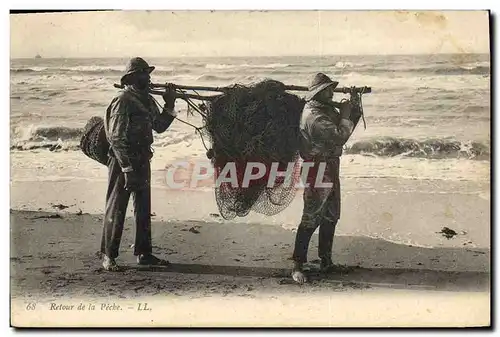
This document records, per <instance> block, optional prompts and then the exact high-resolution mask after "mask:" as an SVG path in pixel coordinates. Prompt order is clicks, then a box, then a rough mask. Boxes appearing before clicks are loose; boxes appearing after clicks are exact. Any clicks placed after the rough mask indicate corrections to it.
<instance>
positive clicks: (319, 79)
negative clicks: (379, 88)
mask: <svg viewBox="0 0 500 337" xmlns="http://www.w3.org/2000/svg"><path fill="white" fill-rule="evenodd" d="M337 85H338V82H336V81H332V80H331V79H330V78H329V77H328V76H327V75H325V74H323V73H318V74H316V75H315V76H314V78H313V79H312V81H311V84H310V86H309V88H308V89H309V91H308V93H307V95H306V101H307V104H306V105H305V107H304V110H303V113H302V119H301V126H300V129H301V147H300V155H301V157H302V159H303V160H304V162H305V163H306V162H308V163H309V164H308V165H310V166H312V165H314V166H312V167H311V168H310V169H309V172H308V175H307V177H306V179H307V180H306V181H305V183H307V184H308V185H306V186H305V188H304V194H303V200H304V209H303V213H302V219H301V222H300V224H299V227H298V229H297V234H296V238H295V247H294V251H293V257H292V258H293V261H294V267H293V270H292V278H293V280H294V281H295V282H297V283H299V284H302V283H304V282H307V278H306V275H305V274H304V270H303V266H304V263H305V262H307V251H308V248H309V242H310V240H311V237H312V235H313V233H314V231H315V230H316V228H318V227H319V247H318V256H319V258H320V260H321V266H320V267H321V270H322V271H323V272H329V271H331V270H332V269H333V267H334V264H333V261H332V248H333V238H334V235H335V228H336V225H337V222H338V220H339V218H340V178H339V165H340V156H341V155H342V148H343V145H344V144H345V143H346V142H347V140H348V139H349V137H350V136H351V134H352V132H353V130H354V127H355V126H356V124H357V123H358V121H359V118H360V117H361V111H360V109H357V108H356V107H357V106H358V105H357V103H358V102H357V95H351V100H350V101H348V100H345V101H343V102H341V103H338V102H334V101H332V98H333V93H334V89H335V88H336V87H337ZM320 163H323V165H324V166H325V170H324V174H323V176H322V177H320V179H319V182H320V183H321V184H322V185H323V186H325V185H327V184H330V185H331V187H323V186H320V185H315V184H316V182H317V175H320V174H321V170H319V169H320V166H319V165H320ZM303 169H304V167H303Z"/></svg>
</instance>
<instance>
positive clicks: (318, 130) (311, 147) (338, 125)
mask: <svg viewBox="0 0 500 337" xmlns="http://www.w3.org/2000/svg"><path fill="white" fill-rule="evenodd" d="M360 117H361V115H360V113H359V111H358V109H354V108H353V109H352V111H351V115H350V117H349V119H343V118H341V116H340V113H339V111H338V110H337V109H336V108H335V107H334V106H332V105H328V104H324V103H321V102H318V101H315V100H312V101H310V102H308V103H307V104H306V106H305V107H304V110H303V112H302V119H301V123H300V131H301V147H300V155H301V157H302V158H303V159H304V160H307V161H317V160H320V161H321V160H328V159H333V158H338V157H340V156H341V155H342V147H343V145H344V144H345V143H346V142H347V140H348V139H349V137H350V136H351V134H352V132H353V130H354V127H355V125H356V124H357V123H358V121H359V118H360Z"/></svg>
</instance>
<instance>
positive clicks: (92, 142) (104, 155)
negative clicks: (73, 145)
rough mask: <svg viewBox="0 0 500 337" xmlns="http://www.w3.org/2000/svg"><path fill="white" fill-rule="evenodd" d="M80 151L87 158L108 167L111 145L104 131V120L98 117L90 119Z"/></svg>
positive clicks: (83, 135) (82, 138)
mask: <svg viewBox="0 0 500 337" xmlns="http://www.w3.org/2000/svg"><path fill="white" fill-rule="evenodd" d="M80 149H81V150H82V152H83V153H84V154H85V155H86V156H88V157H90V158H92V159H94V160H96V161H98V162H99V163H101V164H103V165H107V162H108V150H109V143H108V140H107V139H106V132H105V130H104V119H102V118H101V117H97V116H94V117H92V118H90V120H89V121H88V122H87V124H86V125H85V127H84V129H83V134H82V137H81V139H80Z"/></svg>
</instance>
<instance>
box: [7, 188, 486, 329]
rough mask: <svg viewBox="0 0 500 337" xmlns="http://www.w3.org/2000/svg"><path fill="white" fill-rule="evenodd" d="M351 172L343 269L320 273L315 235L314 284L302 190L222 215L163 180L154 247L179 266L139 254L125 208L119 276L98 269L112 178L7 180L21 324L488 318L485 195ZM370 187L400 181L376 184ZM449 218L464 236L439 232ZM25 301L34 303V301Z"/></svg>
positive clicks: (338, 254) (204, 196) (452, 321)
mask: <svg viewBox="0 0 500 337" xmlns="http://www.w3.org/2000/svg"><path fill="white" fill-rule="evenodd" d="M344 180H345V183H344V186H345V188H344V190H345V191H346V193H345V196H344V198H343V199H344V200H343V203H344V205H345V206H344V213H343V214H344V216H343V217H342V219H341V221H340V223H339V230H338V233H339V235H338V236H337V237H336V239H335V243H334V257H335V262H336V263H338V264H339V269H338V271H336V272H335V273H333V274H331V275H321V274H320V273H319V272H318V271H317V269H318V261H317V257H316V254H317V236H316V235H315V236H314V237H313V240H312V243H311V248H310V251H309V261H310V263H309V267H310V278H311V282H310V283H309V284H307V285H304V286H298V285H295V284H293V282H291V279H290V277H289V273H290V267H291V261H290V259H289V258H290V256H291V252H292V245H293V239H294V235H295V232H294V229H295V228H296V224H297V221H298V219H299V217H300V212H301V207H302V206H301V196H300V194H298V195H297V197H296V199H295V200H294V202H293V203H292V205H291V206H290V207H289V208H288V209H287V210H285V211H284V212H283V213H280V214H278V215H277V216H275V217H265V216H259V215H256V214H252V215H250V216H249V217H247V218H237V219H235V220H231V221H225V220H223V219H222V218H221V217H220V216H219V215H218V213H217V208H216V205H215V199H214V197H213V192H210V191H176V190H169V189H167V188H160V187H156V188H154V189H153V192H152V194H153V214H154V216H153V226H152V235H153V245H154V248H153V250H154V253H155V254H158V255H161V256H162V257H164V258H167V259H168V260H169V261H170V262H171V263H172V266H171V268H168V269H162V268H156V269H148V268H145V267H140V268H139V267H138V266H137V265H136V264H135V259H134V257H133V255H132V252H133V249H132V248H131V245H132V244H133V239H134V228H133V225H132V218H130V217H129V218H128V219H127V222H126V227H125V232H124V237H123V241H122V245H121V247H122V248H121V251H120V252H121V253H120V254H121V255H120V257H119V259H118V261H119V262H120V263H121V264H122V265H123V266H124V267H125V270H124V271H123V272H120V273H113V274H110V273H107V272H104V271H103V270H102V268H101V265H100V259H99V253H98V250H99V244H100V235H101V231H102V212H103V205H104V191H105V183H104V182H94V183H93V184H91V185H90V184H89V183H88V182H86V181H84V180H74V179H68V180H67V181H34V180H32V181H26V180H24V181H12V182H11V187H12V193H11V296H12V313H13V314H12V324H13V325H16V326H23V325H24V324H28V325H30V326H51V325H52V324H53V325H65V326H71V325H77V326H82V324H83V323H85V324H83V325H86V326H99V325H109V324H111V325H116V326H118V325H121V326H123V324H125V325H130V326H134V325H142V326H144V325H150V326H283V325H285V326H304V325H306V326H309V325H310V326H388V325H390V326H475V325H481V326H484V325H488V324H489V315H490V306H489V301H490V298H489V296H490V284H489V281H490V239H489V238H490V235H489V230H490V227H489V223H490V218H489V217H490V215H489V200H488V199H487V198H485V197H484V195H478V194H477V193H471V191H472V190H474V188H473V187H472V186H471V184H468V183H467V182H460V183H457V184H460V189H459V190H461V191H462V192H463V193H457V186H451V185H450V184H449V183H448V184H446V185H447V188H448V190H449V192H448V193H446V190H447V189H446V188H445V187H444V186H441V187H442V188H437V187H436V182H434V183H433V184H431V186H426V184H425V182H418V181H411V180H408V181H406V184H405V185H404V187H405V188H403V185H402V184H401V181H399V182H396V181H391V180H390V179H381V180H379V181H374V180H373V179H371V180H369V182H366V181H365V183H364V184H362V182H363V179H358V180H349V179H344ZM370 184H383V186H386V187H387V186H390V185H391V184H392V185H393V187H398V188H397V189H395V188H394V189H390V188H385V189H379V191H380V192H379V193H373V192H372V193H369V192H368V191H373V189H372V188H370V186H368V185H370ZM472 185H474V184H472ZM431 187H432V188H431ZM476 188H477V186H476ZM391 190H392V192H391ZM404 190H407V191H408V192H403V191H404ZM194 205H196V206H194ZM464 205H467V207H466V208H465V207H464ZM65 206H68V207H67V208H65ZM361 210H362V211H361ZM131 211H132V210H131V207H129V212H131ZM129 215H131V213H130V214H129ZM444 226H448V227H449V228H453V229H454V230H455V231H456V232H457V235H456V236H455V237H453V238H451V239H447V238H445V237H443V235H442V234H440V233H439V231H440V230H441V229H442V227H444ZM391 237H392V238H393V239H394V241H398V242H399V243H392V242H390V241H391ZM402 238H404V239H405V240H406V241H407V243H406V244H402V243H401V239H402ZM346 296H348V297H346ZM347 298H348V299H349V301H346V299H347ZM381 298H383V300H381ZM103 301H104V302H106V303H118V305H121V307H122V309H120V310H118V311H120V312H114V313H112V315H111V316H108V315H106V320H105V321H104V320H103V318H102V316H99V311H96V312H89V311H86V312H84V313H80V314H79V316H78V320H77V319H76V318H75V317H76V316H74V313H73V316H72V315H71V311H70V312H66V313H60V311H57V310H56V311H57V314H54V312H55V311H54V310H51V305H58V304H64V303H66V304H68V305H71V304H72V305H75V306H77V305H78V304H79V303H85V305H89V303H94V304H96V305H97V307H99V305H101V304H102V302H103ZM146 302H147V303H148V305H149V306H150V307H151V306H152V307H153V308H154V309H153V310H152V311H151V312H149V313H148V314H147V315H146V314H144V313H143V312H142V311H141V312H139V313H137V315H135V316H133V317H130V318H128V319H127V322H124V321H123V318H124V316H123V315H124V314H125V312H121V311H122V310H125V311H127V310H128V311H132V312H137V305H138V304H137V303H146ZM30 303H37V308H38V309H36V310H34V311H29V310H26V307H27V305H28V304H30ZM356 303H357V304H356ZM124 308H125V309H124ZM127 308H128V309H127ZM298 308H300V309H298ZM327 308H328V310H327ZM340 308H341V309H340ZM98 310H99V309H98ZM298 311H300V312H301V313H302V314H299V313H298ZM304 312H306V313H307V314H304ZM101 315H102V314H101ZM36 317H39V318H38V319H37V318H36ZM42 317H43V319H42Z"/></svg>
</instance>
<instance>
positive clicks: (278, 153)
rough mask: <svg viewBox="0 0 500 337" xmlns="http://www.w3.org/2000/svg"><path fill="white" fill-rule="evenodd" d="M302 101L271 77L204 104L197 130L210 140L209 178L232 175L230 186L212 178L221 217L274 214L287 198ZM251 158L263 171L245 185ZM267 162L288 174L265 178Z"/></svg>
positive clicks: (296, 168) (296, 170)
mask: <svg viewBox="0 0 500 337" xmlns="http://www.w3.org/2000/svg"><path fill="white" fill-rule="evenodd" d="M304 104H305V101H304V100H303V99H301V98H299V97H298V96H296V95H293V94H290V93H287V92H286V91H285V86H284V84H283V83H281V82H278V81H274V80H266V81H262V82H259V83H257V84H255V85H252V86H242V85H234V86H232V87H231V88H230V89H229V90H228V91H226V92H225V93H224V94H223V95H221V96H219V97H218V98H217V99H216V100H214V101H211V102H209V103H207V107H206V109H207V110H206V118H205V127H204V129H203V132H204V134H205V135H206V136H208V137H209V138H210V141H211V143H212V150H213V155H214V157H213V158H212V163H213V165H214V170H215V178H216V179H220V178H221V177H229V175H231V174H233V177H234V173H236V181H234V183H236V184H234V183H232V182H228V181H226V182H223V183H220V184H219V183H217V182H220V180H216V185H215V197H216V201H217V205H218V207H219V211H220V213H221V215H222V216H223V217H224V218H225V219H232V218H234V217H236V216H239V217H244V216H246V215H247V214H248V213H249V212H250V211H254V212H257V213H260V214H265V215H269V216H271V215H275V214H278V213H279V212H281V211H283V210H284V209H285V208H286V207H288V205H289V204H290V203H291V202H292V200H293V199H294V197H295V193H296V183H297V182H298V179H299V176H300V163H299V155H298V149H299V132H300V129H299V127H300V118H301V112H302V109H303V107H304ZM251 162H253V163H255V162H257V163H260V164H263V165H264V166H265V171H264V172H265V174H264V176H263V177H262V178H260V179H256V180H251V181H250V183H249V184H248V186H247V187H245V186H242V185H243V184H242V183H243V178H244V175H245V170H246V168H247V165H248V163H251ZM231 163H233V164H231ZM273 163H277V164H274V165H278V166H277V170H278V171H279V172H283V173H284V172H285V171H287V169H289V171H288V173H289V175H288V176H287V175H286V174H285V175H281V176H280V175H278V176H277V177H276V179H270V178H269V176H270V172H271V167H272V165H273ZM231 165H234V166H232V168H235V169H236V172H234V169H233V170H231ZM289 165H290V166H289ZM224 168H226V169H224ZM290 169H291V170H290ZM257 171H258V169H257V168H255V169H254V171H253V173H257ZM290 173H291V174H290ZM270 181H271V185H270V186H269V182H270Z"/></svg>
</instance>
